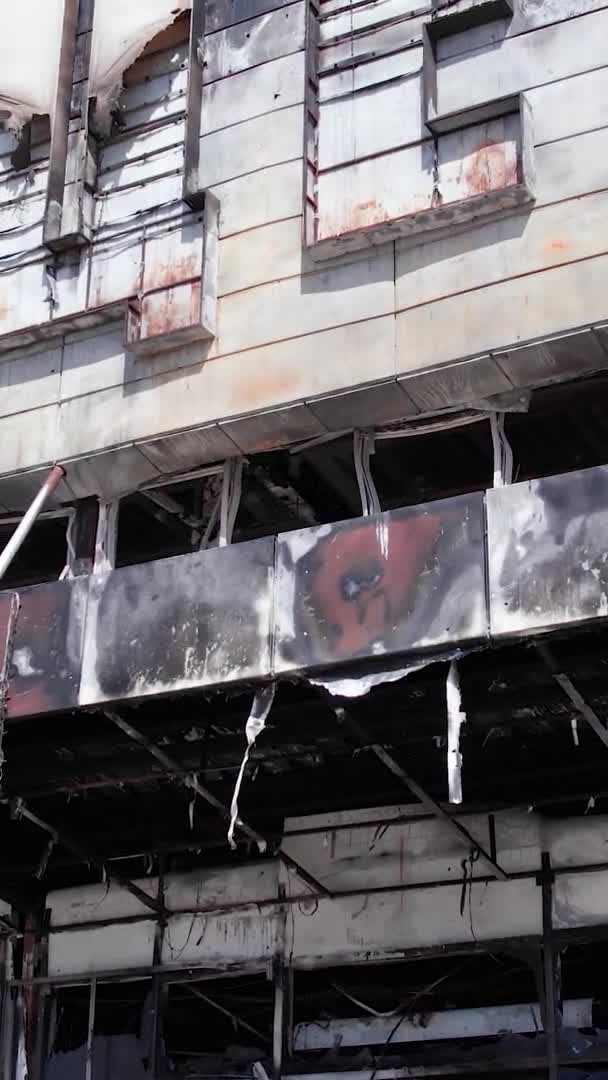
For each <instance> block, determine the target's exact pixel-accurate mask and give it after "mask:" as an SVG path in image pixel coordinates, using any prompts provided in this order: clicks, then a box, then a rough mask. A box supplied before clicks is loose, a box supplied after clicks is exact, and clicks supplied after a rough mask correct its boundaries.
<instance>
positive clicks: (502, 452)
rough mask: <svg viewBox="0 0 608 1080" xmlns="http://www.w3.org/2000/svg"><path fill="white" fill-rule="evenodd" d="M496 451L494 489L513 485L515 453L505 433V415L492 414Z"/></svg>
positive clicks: (491, 420) (491, 425) (491, 426)
mask: <svg viewBox="0 0 608 1080" xmlns="http://www.w3.org/2000/svg"><path fill="white" fill-rule="evenodd" d="M490 430H491V432H492V446H493V449H494V487H505V486H506V485H507V484H512V483H513V451H512V449H511V444H510V443H509V440H508V439H507V436H506V433H505V413H504V412H499V413H495V412H492V413H490Z"/></svg>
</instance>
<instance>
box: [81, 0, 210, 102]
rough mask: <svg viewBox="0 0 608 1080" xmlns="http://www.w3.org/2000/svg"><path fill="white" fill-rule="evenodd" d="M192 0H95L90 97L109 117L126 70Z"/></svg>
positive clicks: (187, 7)
mask: <svg viewBox="0 0 608 1080" xmlns="http://www.w3.org/2000/svg"><path fill="white" fill-rule="evenodd" d="M191 6H192V5H191V3H190V0H131V2H130V3H120V2H118V0H96V3H95V19H94V23H93V46H92V54H91V83H90V93H91V96H92V97H93V96H95V95H96V96H97V104H98V110H99V112H100V114H101V116H102V118H103V117H104V114H105V115H106V116H107V113H108V111H109V109H111V108H112V105H113V104H114V102H115V100H116V98H117V96H118V94H119V92H120V90H121V88H122V76H123V72H125V71H126V69H127V68H128V67H130V66H131V64H132V63H133V62H134V61H135V60H136V59H137V57H138V56H139V55H140V53H142V52H143V50H144V49H145V47H146V45H147V44H148V42H149V41H151V40H152V38H154V37H156V35H157V34H159V33H160V32H161V30H164V29H165V27H167V26H169V25H170V23H172V22H173V21H174V20H175V19H176V18H177V16H178V15H181V14H182V12H184V11H187V10H189V9H190V7H191Z"/></svg>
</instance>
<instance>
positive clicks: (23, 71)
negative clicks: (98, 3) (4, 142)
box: [0, 0, 64, 131]
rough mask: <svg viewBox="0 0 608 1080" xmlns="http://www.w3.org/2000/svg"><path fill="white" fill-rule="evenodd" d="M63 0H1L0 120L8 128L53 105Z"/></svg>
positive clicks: (23, 122) (22, 122) (44, 113)
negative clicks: (18, 1) (11, 1)
mask: <svg viewBox="0 0 608 1080" xmlns="http://www.w3.org/2000/svg"><path fill="white" fill-rule="evenodd" d="M63 5H64V0H21V3H19V4H11V3H8V2H5V3H3V4H0V122H3V123H4V124H5V126H6V127H8V128H11V129H12V130H16V131H18V130H19V129H20V128H21V127H23V124H25V123H27V121H28V120H31V118H32V116H33V114H34V113H39V114H40V115H42V116H45V115H47V114H49V115H50V113H51V111H52V107H53V98H54V95H55V88H56V85H57V74H58V71H59V49H60V45H61V26H62V21H63ZM24 57H27V62H26V63H24Z"/></svg>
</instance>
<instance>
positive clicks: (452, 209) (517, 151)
mask: <svg viewBox="0 0 608 1080" xmlns="http://www.w3.org/2000/svg"><path fill="white" fill-rule="evenodd" d="M530 143H531V133H530V116H529V111H528V109H527V106H526V104H525V102H523V101H522V103H521V108H520V110H519V112H518V113H515V114H512V115H510V116H506V117H498V118H495V119H492V120H489V121H487V122H485V123H483V124H475V125H472V126H471V127H467V128H464V129H463V130H462V131H457V132H451V133H448V134H446V135H444V136H442V137H441V138H440V139H439V140H438V142H437V144H435V143H434V142H433V141H432V140H428V141H426V142H422V143H419V144H416V145H413V146H409V147H405V148H404V149H402V150H398V151H397V152H396V153H390V154H380V155H377V156H373V157H371V158H366V159H365V160H363V161H358V162H356V163H352V164H350V165H347V166H345V167H343V168H340V169H333V170H328V171H325V172H322V173H321V174H320V175H319V179H318V185H317V199H318V218H317V230H316V238H317V242H316V244H315V245H314V246H313V249H312V253H313V254H315V252H316V253H317V254H318V255H319V256H320V257H323V256H325V255H328V254H338V253H339V252H340V251H342V250H344V249H348V248H349V247H350V248H351V249H353V248H357V247H362V246H365V245H366V244H379V243H383V242H386V240H387V239H389V238H390V237H391V236H392V237H395V236H409V237H413V236H415V234H416V233H424V232H428V231H430V230H435V229H436V230H439V229H442V228H447V227H453V226H456V225H462V224H463V223H466V222H467V221H471V220H477V219H479V218H480V217H482V216H484V215H490V214H495V213H496V211H497V210H506V209H509V208H513V207H517V206H521V205H525V204H526V203H529V202H530V201H531V199H532V198H533V181H534V177H533V169H532V161H531V154H530V149H529V147H530ZM421 163H422V167H421Z"/></svg>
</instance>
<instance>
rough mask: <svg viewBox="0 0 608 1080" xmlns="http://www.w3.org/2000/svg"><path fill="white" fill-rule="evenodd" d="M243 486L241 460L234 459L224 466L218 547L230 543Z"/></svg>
mask: <svg viewBox="0 0 608 1080" xmlns="http://www.w3.org/2000/svg"><path fill="white" fill-rule="evenodd" d="M242 484H243V459H242V458H236V459H234V458H233V459H231V460H230V461H227V462H226V464H225V465H224V476H223V480H222V496H221V505H220V535H219V545H218V546H219V547H226V545H227V544H230V543H232V533H233V531H234V523H235V521H236V515H237V514H238V511H239V505H240V502H241V489H242Z"/></svg>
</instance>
